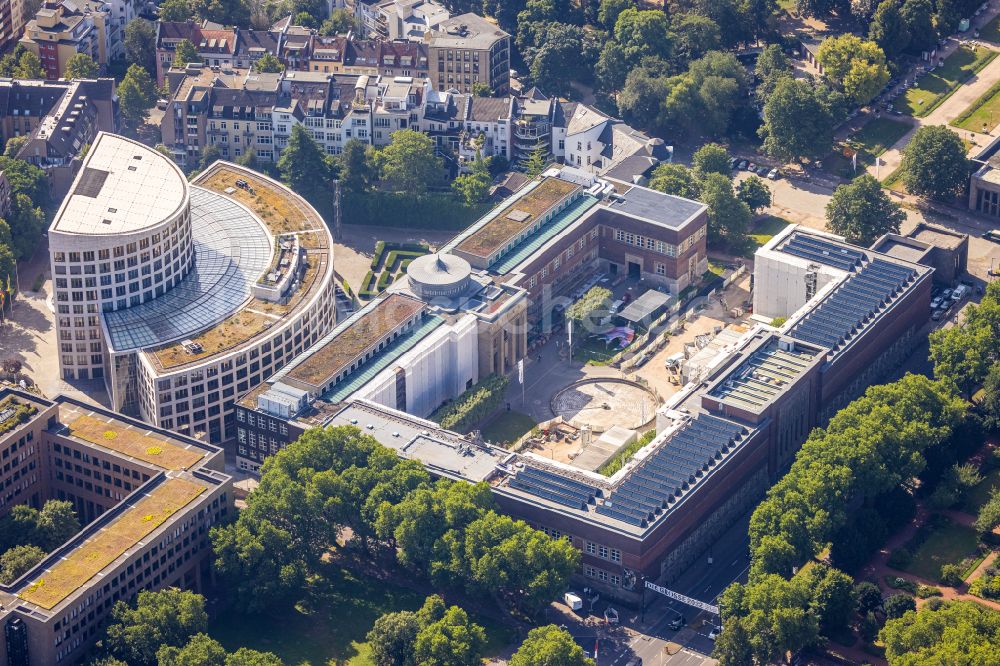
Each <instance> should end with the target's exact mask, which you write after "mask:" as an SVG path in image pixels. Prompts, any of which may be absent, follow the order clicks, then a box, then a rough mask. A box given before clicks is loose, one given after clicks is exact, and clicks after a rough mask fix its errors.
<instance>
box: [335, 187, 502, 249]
mask: <svg viewBox="0 0 1000 666" xmlns="http://www.w3.org/2000/svg"><path fill="white" fill-rule="evenodd" d="M343 202H344V213H345V214H344V222H345V223H346V224H358V225H367V226H377V227H407V228H412V229H443V230H451V231H457V230H459V229H464V228H465V227H467V226H469V225H470V224H472V222H473V221H475V220H476V218H478V217H480V216H481V215H482V214H483V213H485V212H486V211H487V210H488V209H489V204H480V205H476V206H467V205H465V204H464V203H463V202H462V201H460V200H459V199H457V198H455V197H454V196H453V195H451V194H425V195H422V196H417V197H415V196H410V195H406V194H397V193H394V192H364V193H360V194H359V193H356V192H345V193H344V197H343ZM376 252H377V249H376ZM373 265H374V266H376V267H377V265H375V264H373Z"/></svg>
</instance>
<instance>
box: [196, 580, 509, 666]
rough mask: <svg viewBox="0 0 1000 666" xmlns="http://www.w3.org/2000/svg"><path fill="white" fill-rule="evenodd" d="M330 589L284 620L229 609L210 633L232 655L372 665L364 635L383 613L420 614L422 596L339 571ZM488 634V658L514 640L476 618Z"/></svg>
mask: <svg viewBox="0 0 1000 666" xmlns="http://www.w3.org/2000/svg"><path fill="white" fill-rule="evenodd" d="M331 575H334V576H336V577H337V578H338V579H337V581H336V582H334V583H332V584H330V585H329V586H328V587H327V589H325V590H324V591H323V592H322V593H321V594H320V599H318V600H316V602H315V603H314V605H315V607H316V608H315V610H306V609H304V608H302V607H299V608H297V609H296V610H292V611H287V612H285V613H283V614H280V615H270V614H264V615H244V614H242V613H239V612H235V611H233V610H230V611H228V612H225V613H222V614H221V616H220V617H218V618H216V619H215V620H214V621H213V622H211V623H210V624H209V628H208V633H209V635H211V636H212V637H213V638H215V639H216V640H218V641H219V642H220V643H222V644H223V645H224V646H225V647H226V648H227V649H229V650H236V649H238V648H240V647H249V648H253V649H256V650H266V651H268V652H274V653H275V654H277V655H278V656H279V657H281V659H282V660H283V661H284V662H285V663H286V664H289V665H290V666H295V665H297V664H301V663H303V662H308V663H309V664H311V666H326V665H327V664H338V663H348V664H351V665H352V666H371V664H372V661H371V659H370V658H369V657H368V653H369V651H368V646H367V644H366V643H365V635H366V634H367V633H368V630H369V629H371V627H372V625H373V624H374V623H375V620H376V619H378V617H379V616H381V615H382V614H383V613H388V612H393V611H399V610H416V609H417V608H419V607H420V606H421V605H422V604H423V602H424V596H423V595H422V594H420V593H418V592H415V591H413V590H410V589H406V588H401V587H398V586H395V585H391V584H388V583H386V582H385V581H380V580H372V579H363V578H361V577H357V576H355V575H354V574H352V573H351V572H349V571H348V570H346V569H337V570H335V572H334V573H333V574H331ZM473 619H474V620H475V621H476V622H478V623H479V624H481V625H483V627H485V629H486V633H487V640H488V643H489V645H488V648H487V651H486V654H487V655H495V654H498V653H499V652H501V651H502V650H503V648H504V647H505V646H506V645H507V644H508V643H510V641H511V640H512V639H513V632H512V631H511V630H510V629H509V628H508V627H506V626H504V625H500V624H497V623H496V622H493V621H488V620H486V619H484V618H483V617H481V616H478V615H474V614H473Z"/></svg>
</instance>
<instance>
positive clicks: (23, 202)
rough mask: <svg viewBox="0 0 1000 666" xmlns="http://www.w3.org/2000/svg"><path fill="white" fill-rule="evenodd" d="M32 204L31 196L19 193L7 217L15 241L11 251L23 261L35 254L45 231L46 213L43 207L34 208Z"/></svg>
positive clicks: (15, 196)
mask: <svg viewBox="0 0 1000 666" xmlns="http://www.w3.org/2000/svg"><path fill="white" fill-rule="evenodd" d="M15 191H16V188H15ZM32 203H33V202H32V199H31V198H30V196H29V195H27V194H24V193H23V192H17V194H15V195H14V198H13V201H12V202H11V212H10V215H8V217H7V224H8V225H9V226H10V232H11V238H12V240H13V246H12V247H11V249H12V250H13V251H14V253H15V254H16V255H17V258H18V259H22V260H24V259H28V258H29V257H31V255H32V254H34V252H35V248H36V247H37V246H38V241H39V240H40V239H41V237H42V233H43V232H44V231H45V213H44V212H43V211H42V209H41V207H39V206H33V205H32Z"/></svg>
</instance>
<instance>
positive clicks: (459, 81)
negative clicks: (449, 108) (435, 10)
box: [424, 13, 510, 95]
mask: <svg viewBox="0 0 1000 666" xmlns="http://www.w3.org/2000/svg"><path fill="white" fill-rule="evenodd" d="M424 42H425V43H426V44H427V49H428V53H427V56H428V58H429V59H430V65H431V72H430V79H431V83H432V84H433V86H434V88H435V89H436V90H439V91H445V90H451V89H454V90H457V91H458V92H463V93H471V92H474V91H473V89H472V88H473V85H475V84H477V83H479V84H483V85H485V86H486V87H488V88H489V89H490V90H491V91H492V93H493V94H494V95H504V94H506V93H507V91H508V90H509V89H510V35H509V34H507V33H506V32H504V31H503V30H501V29H500V28H499V27H497V26H496V24H494V23H491V22H490V21H487V20H486V19H484V18H483V17H481V16H478V15H477V14H472V13H469V14H462V15H460V16H455V17H453V18H450V19H448V20H446V21H442V22H441V23H440V24H438V26H437V27H436V28H434V29H433V30H431V31H430V32H428V33H427V34H426V35H425V36H424Z"/></svg>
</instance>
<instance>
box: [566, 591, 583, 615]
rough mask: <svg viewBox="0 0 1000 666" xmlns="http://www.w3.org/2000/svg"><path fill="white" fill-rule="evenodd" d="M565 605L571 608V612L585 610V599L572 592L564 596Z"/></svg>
mask: <svg viewBox="0 0 1000 666" xmlns="http://www.w3.org/2000/svg"><path fill="white" fill-rule="evenodd" d="M563 603H565V604H566V605H567V606H569V609H570V610H571V611H579V610H583V599H581V598H580V597H578V596H577V595H575V594H573V593H572V592H567V593H566V594H564V595H563Z"/></svg>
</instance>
